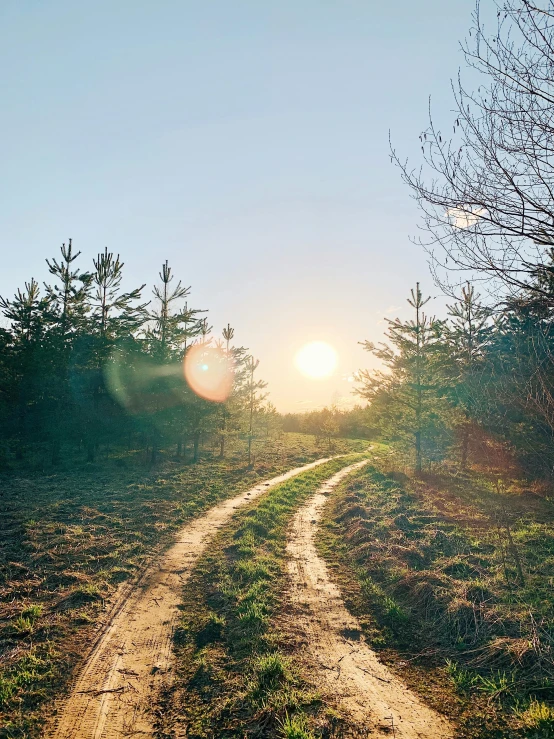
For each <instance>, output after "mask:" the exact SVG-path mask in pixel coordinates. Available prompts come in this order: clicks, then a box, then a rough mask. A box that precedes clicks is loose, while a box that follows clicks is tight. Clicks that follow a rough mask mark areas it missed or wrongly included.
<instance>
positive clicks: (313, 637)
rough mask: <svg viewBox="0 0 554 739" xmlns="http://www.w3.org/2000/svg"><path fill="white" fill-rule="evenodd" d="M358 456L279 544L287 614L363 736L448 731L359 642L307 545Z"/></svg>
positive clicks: (428, 737) (413, 736)
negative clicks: (284, 558) (284, 554)
mask: <svg viewBox="0 0 554 739" xmlns="http://www.w3.org/2000/svg"><path fill="white" fill-rule="evenodd" d="M364 464H366V462H359V463H358V464H355V465H351V466H350V467H346V468H344V469H343V470H341V471H340V472H338V473H337V474H336V475H334V476H333V477H332V478H330V479H329V480H328V481H327V482H326V483H324V484H323V485H322V486H321V487H320V489H319V490H318V492H317V493H316V494H315V495H314V496H313V497H312V498H310V500H309V501H308V502H307V503H306V504H305V505H304V506H303V507H302V508H301V509H300V510H299V511H298V513H297V514H296V516H295V518H294V523H293V526H292V530H291V535H290V539H289V543H288V545H287V551H288V554H289V556H290V560H289V564H288V569H289V575H290V580H291V590H290V598H291V601H292V605H293V613H292V614H289V619H291V621H292V622H293V623H294V628H295V630H297V631H298V632H299V635H300V637H301V641H302V643H303V644H304V647H303V649H304V650H305V653H306V657H307V658H308V662H309V663H310V664H311V665H313V669H314V670H315V672H316V674H317V679H318V684H319V685H321V687H322V690H326V691H327V692H328V693H329V694H330V695H332V696H333V697H334V698H337V699H338V700H339V702H340V703H341V704H342V706H343V707H344V709H345V710H346V711H347V713H348V714H349V715H350V716H351V718H352V719H353V721H354V722H355V724H356V725H358V726H360V727H362V728H363V729H364V730H365V731H366V732H367V733H364V736H368V737H370V736H371V737H383V736H393V735H394V736H395V737H397V739H417V738H419V739H422V738H425V739H441V738H446V737H453V736H454V730H453V728H452V726H450V724H449V723H448V722H447V721H446V720H445V719H444V718H442V717H441V716H440V715H439V714H438V713H436V712H435V711H433V710H432V709H430V708H429V707H428V706H426V705H424V704H423V703H422V702H421V700H420V699H419V698H418V697H417V696H416V695H414V693H412V692H411V691H410V690H408V688H407V687H406V686H405V685H404V684H403V683H402V682H401V680H399V679H398V678H397V677H396V676H395V675H393V674H392V673H391V672H390V670H389V669H387V667H386V666H385V665H383V664H382V663H381V662H380V661H379V659H378V657H377V655H376V654H375V652H374V651H373V650H372V649H370V647H369V646H368V645H367V644H366V642H365V641H364V639H363V636H362V633H361V630H360V625H359V623H358V622H357V620H356V619H355V618H354V617H353V616H351V615H350V613H349V612H348V611H347V610H346V607H345V605H344V602H343V600H342V597H341V593H340V591H339V589H338V588H337V587H336V585H334V584H333V583H332V582H331V580H330V578H329V573H328V571H327V567H326V565H325V562H324V561H323V560H322V559H321V558H320V557H319V556H318V554H317V551H316V548H315V545H314V535H315V533H316V531H317V523H318V521H319V519H320V518H321V514H322V511H323V507H324V506H325V503H326V494H327V493H328V492H329V491H330V490H331V489H332V488H333V487H334V486H336V485H337V483H338V482H339V481H340V480H341V479H342V478H343V477H344V476H345V475H347V474H348V473H349V472H351V471H352V470H354V469H356V468H358V467H361V466H362V465H364ZM393 727H394V732H393Z"/></svg>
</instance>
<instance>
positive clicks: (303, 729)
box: [158, 456, 359, 739]
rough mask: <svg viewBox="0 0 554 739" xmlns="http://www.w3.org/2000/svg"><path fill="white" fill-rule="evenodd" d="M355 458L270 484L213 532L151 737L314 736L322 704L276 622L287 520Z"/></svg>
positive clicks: (189, 592)
mask: <svg viewBox="0 0 554 739" xmlns="http://www.w3.org/2000/svg"><path fill="white" fill-rule="evenodd" d="M358 458H359V457H353V456H350V457H343V458H339V459H336V460H333V461H331V462H328V463H326V464H324V465H322V466H321V467H318V468H316V469H314V470H311V471H309V472H306V473H303V474H302V475H299V476H298V477H295V478H293V479H291V480H289V481H287V482H285V483H283V484H282V485H279V486H277V487H276V488H273V489H272V490H270V491H268V493H266V494H265V495H264V496H263V498H262V499H259V500H258V501H256V502H254V503H253V504H251V505H250V506H249V507H248V508H246V509H242V510H241V511H240V512H238V513H237V514H236V515H235V517H234V519H233V521H232V523H231V524H229V525H228V526H227V527H226V528H225V529H224V530H223V531H221V532H220V533H219V534H218V536H217V537H216V539H215V540H214V543H213V546H212V547H210V552H209V553H207V554H206V555H204V556H203V557H202V559H201V560H200V561H199V563H198V565H197V567H196V569H195V571H194V573H193V575H192V578H191V581H189V583H188V585H187V588H186V591H185V597H186V600H185V603H184V615H183V620H182V623H181V626H180V628H179V630H178V632H177V635H176V642H177V645H176V649H177V657H178V665H179V667H178V674H177V679H176V681H175V683H174V684H173V685H172V687H171V688H170V689H168V692H167V694H166V696H165V699H164V704H163V706H162V708H161V710H160V711H159V715H160V716H161V717H162V718H161V720H160V725H159V727H158V729H159V735H160V736H163V737H169V736H174V735H175V733H186V735H187V736H188V737H195V738H196V739H200V738H205V739H207V738H208V737H210V738H215V737H220V738H222V739H223V738H227V739H230V738H231V737H236V738H237V739H238V738H239V737H240V739H243V737H254V736H255V737H276V736H282V737H296V738H298V739H312V738H313V737H314V733H313V731H314V727H315V726H316V725H320V727H321V725H322V722H324V713H325V710H324V707H323V706H322V705H321V703H320V701H319V699H318V696H317V693H316V691H315V690H314V688H313V686H311V685H308V684H307V683H306V682H305V681H304V679H303V677H302V670H301V665H300V664H299V663H298V658H297V656H296V655H295V654H294V653H292V652H291V650H290V649H289V646H288V641H287V637H286V635H285V634H284V633H282V632H281V630H280V628H279V626H278V625H277V624H278V620H277V615H278V614H279V611H280V607H281V604H282V602H283V591H284V588H285V585H286V574H285V564H286V541H287V526H288V525H289V522H290V520H291V517H292V516H293V515H294V512H295V511H296V510H297V508H298V506H299V505H301V503H302V502H303V501H304V500H306V499H307V498H308V497H309V496H310V495H311V494H312V493H313V492H314V491H315V490H316V489H317V487H318V486H319V484H321V483H322V482H323V481H324V480H326V479H328V478H329V477H331V476H332V475H333V474H334V473H335V472H337V471H338V470H339V469H341V468H342V467H344V466H346V465H347V464H351V463H352V462H354V461H356V459H358ZM318 735H319V734H318Z"/></svg>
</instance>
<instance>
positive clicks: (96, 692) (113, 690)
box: [77, 685, 125, 695]
mask: <svg viewBox="0 0 554 739" xmlns="http://www.w3.org/2000/svg"><path fill="white" fill-rule="evenodd" d="M124 690H125V686H124V685H122V686H121V687H120V688H108V689H106V690H98V689H97V688H92V689H91V690H78V691H77V693H94V695H102V694H103V693H123V691H124Z"/></svg>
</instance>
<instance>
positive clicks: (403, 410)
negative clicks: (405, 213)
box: [360, 0, 554, 475]
mask: <svg viewBox="0 0 554 739" xmlns="http://www.w3.org/2000/svg"><path fill="white" fill-rule="evenodd" d="M491 7H492V8H493V9H495V10H496V24H495V25H494V26H493V27H492V29H491V30H489V28H488V26H487V24H486V23H485V22H484V20H483V16H482V13H481V7H480V4H479V2H477V5H476V8H475V12H474V14H473V23H472V27H471V28H470V30H469V35H468V38H467V40H466V41H465V42H464V43H463V44H462V50H463V53H464V55H465V61H466V63H467V65H468V67H470V68H471V69H472V70H473V73H474V74H476V75H477V76H478V85H477V89H473V90H469V89H467V88H466V87H465V86H464V83H463V77H462V74H460V75H459V76H458V79H457V80H456V81H455V82H453V85H452V89H453V94H454V112H453V117H452V119H451V121H450V122H449V123H448V124H446V123H445V124H443V125H442V126H441V125H440V124H439V123H438V122H437V120H436V117H435V116H434V115H433V114H432V113H431V112H430V117H429V125H428V127H427V128H426V130H424V131H423V132H422V133H421V134H420V136H419V144H420V146H421V150H422V161H421V162H419V163H418V164H417V165H416V166H415V167H414V166H412V165H411V164H410V162H409V161H407V160H402V159H401V158H400V156H399V155H398V153H397V151H396V150H395V149H394V147H393V148H392V149H391V159H392V160H393V162H395V163H396V165H397V166H398V167H399V168H400V172H401V175H402V177H403V179H404V181H405V182H406V183H407V185H408V186H409V188H410V189H411V192H412V194H413V196H414V197H415V199H416V200H417V202H418V203H419V206H420V209H421V213H422V215H423V229H422V238H421V239H419V240H418V241H420V243H422V245H423V247H424V248H425V249H426V250H427V253H428V254H429V256H430V263H431V267H432V272H433V274H434V277H435V280H436V283H437V284H438V285H439V286H440V287H441V288H442V289H443V291H444V293H445V294H446V295H447V296H450V298H451V300H452V302H451V304H450V307H449V309H448V316H447V318H446V319H445V320H438V319H436V318H434V317H431V316H428V315H426V313H425V304H426V302H427V300H426V298H424V296H423V295H422V294H421V291H420V289H419V286H417V287H416V288H415V289H414V290H413V291H412V294H411V297H410V299H409V303H410V306H411V308H412V311H413V317H412V319H411V320H410V321H407V322H401V321H399V320H395V321H391V322H389V328H388V340H389V343H388V344H384V345H381V346H379V347H375V346H374V345H372V344H371V343H369V342H365V347H366V349H368V350H369V351H371V352H373V353H374V354H376V355H377V356H378V357H379V358H380V359H381V360H382V361H383V362H384V364H385V366H386V371H385V372H382V373H376V374H372V373H367V372H365V373H361V377H360V379H361V387H360V392H361V394H362V395H363V396H364V397H365V398H366V399H367V400H369V401H370V402H371V409H372V413H373V415H374V416H375V418H378V419H379V422H380V423H381V425H382V427H383V430H384V432H385V433H387V434H389V435H395V436H400V437H402V438H403V439H404V441H405V442H406V443H407V444H409V446H410V448H411V451H412V453H413V456H414V459H415V466H416V468H417V469H421V468H422V466H424V465H425V464H426V463H427V462H430V461H432V460H434V459H439V458H443V457H444V456H445V455H446V454H447V453H448V450H449V449H453V448H456V449H457V450H458V451H459V459H460V462H461V463H462V465H464V464H466V463H467V459H468V454H469V452H470V449H471V443H472V439H475V438H476V437H477V436H478V435H480V434H481V433H482V432H483V433H485V434H493V435H494V437H495V438H500V439H503V440H505V441H506V443H507V444H509V445H510V446H511V447H512V448H513V449H514V450H515V451H516V454H517V456H518V458H519V460H520V461H521V463H522V464H523V465H525V467H527V468H528V469H529V470H530V471H532V472H534V473H537V474H548V475H552V474H553V472H554V444H553V439H554V362H553V359H554V343H553V342H554V197H553V194H554V148H553V147H552V141H553V140H554V116H553V112H554V23H553V18H554V2H552V0H545V2H537V3H530V2H528V0H503V1H502V2H498V3H490V4H488V5H487V8H486V9H487V13H488V12H490V10H491ZM430 110H431V109H430ZM478 291H481V292H482V297H480V296H479V294H478Z"/></svg>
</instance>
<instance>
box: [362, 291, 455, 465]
mask: <svg viewBox="0 0 554 739" xmlns="http://www.w3.org/2000/svg"><path fill="white" fill-rule="evenodd" d="M429 300H430V298H424V297H423V295H422V293H421V290H420V288H419V282H418V283H417V285H416V288H415V290H412V291H411V297H410V298H408V304H409V305H410V306H411V307H412V308H413V310H414V313H415V316H414V318H413V319H412V320H409V321H405V322H402V321H401V320H400V319H399V318H396V319H394V320H388V324H389V327H388V330H387V334H386V335H387V337H388V339H389V340H390V342H391V344H392V347H391V346H388V345H387V344H381V345H380V346H379V347H376V346H375V345H374V344H372V343H371V342H369V341H365V342H363V343H362V345H363V346H364V348H365V349H366V350H367V351H369V352H371V353H372V354H374V355H375V356H376V357H378V358H379V359H380V360H381V361H382V362H383V363H384V364H385V366H386V367H387V368H388V372H386V373H385V372H380V371H378V372H369V371H367V370H363V371H361V372H360V373H359V375H358V377H359V381H360V383H361V387H359V388H358V393H359V394H360V395H361V396H362V397H364V398H366V399H367V400H369V401H370V402H371V403H372V405H374V406H375V409H376V410H377V411H378V412H380V416H381V419H382V421H383V423H384V424H385V425H386V426H388V430H389V432H390V433H393V434H395V435H397V436H398V437H405V436H406V435H408V436H409V437H410V438H411V445H412V446H413V450H414V455H415V470H416V472H417V473H418V474H419V473H420V472H421V471H422V467H423V458H424V456H427V457H431V458H432V457H435V456H436V455H437V454H438V453H439V444H438V443H437V442H438V437H439V435H440V431H439V429H440V428H441V426H442V422H441V413H440V406H441V403H440V399H439V394H438V393H437V381H436V375H435V367H434V364H433V358H434V352H435V349H436V344H437V341H438V337H439V331H440V327H441V324H440V322H439V321H437V320H436V319H435V318H433V317H428V316H427V315H426V314H425V313H424V312H423V308H424V306H425V305H426V304H427V302H428V301H429ZM424 447H425V449H424Z"/></svg>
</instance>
